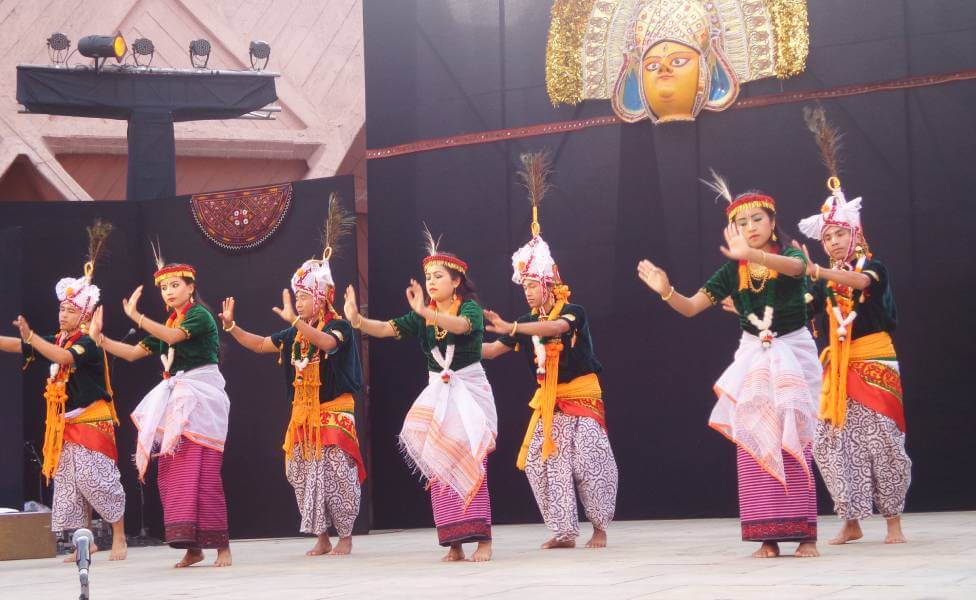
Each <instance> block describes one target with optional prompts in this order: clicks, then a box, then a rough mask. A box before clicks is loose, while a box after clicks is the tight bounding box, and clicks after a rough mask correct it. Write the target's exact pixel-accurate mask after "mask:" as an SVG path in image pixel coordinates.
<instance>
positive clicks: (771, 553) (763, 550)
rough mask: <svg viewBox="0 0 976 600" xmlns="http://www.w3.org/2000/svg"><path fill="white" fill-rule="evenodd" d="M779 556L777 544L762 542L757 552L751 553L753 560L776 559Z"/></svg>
mask: <svg viewBox="0 0 976 600" xmlns="http://www.w3.org/2000/svg"><path fill="white" fill-rule="evenodd" d="M777 556H779V544H777V543H776V542H763V543H762V546H759V550H756V551H755V552H753V553H752V557H753V558H776V557H777Z"/></svg>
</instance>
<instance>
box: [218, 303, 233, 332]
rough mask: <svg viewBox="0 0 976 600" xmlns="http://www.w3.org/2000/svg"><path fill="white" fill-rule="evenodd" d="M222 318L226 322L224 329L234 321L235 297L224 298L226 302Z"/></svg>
mask: <svg viewBox="0 0 976 600" xmlns="http://www.w3.org/2000/svg"><path fill="white" fill-rule="evenodd" d="M220 320H221V321H222V322H223V323H224V329H227V328H228V327H230V326H231V324H232V323H233V322H234V297H233V296H231V297H230V298H224V304H223V307H222V310H221V311H220Z"/></svg>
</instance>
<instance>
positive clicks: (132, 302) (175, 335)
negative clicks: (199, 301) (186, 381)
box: [105, 285, 187, 360]
mask: <svg viewBox="0 0 976 600" xmlns="http://www.w3.org/2000/svg"><path fill="white" fill-rule="evenodd" d="M140 296H142V286H141V285H140V286H139V287H137V288H136V289H135V291H133V292H132V295H131V296H129V298H128V299H125V298H123V299H122V310H123V311H124V312H125V314H126V316H127V317H129V318H130V319H132V322H133V323H135V324H136V327H138V328H139V329H143V330H145V331H146V333H148V334H149V335H152V336H155V337H157V338H159V339H161V340H163V341H164V342H166V343H167V344H169V345H170V346H173V345H175V344H179V343H180V342H185V341H186V339H187V334H186V332H185V331H183V330H182V329H180V328H179V327H167V326H166V325H164V324H162V323H157V322H156V321H153V320H152V319H150V318H149V317H147V316H146V315H145V314H142V313H140V312H139V310H138V309H137V307H136V305H137V304H138V303H139V297H140ZM105 350H106V351H108V352H111V350H109V349H108V348H105ZM116 356H120V357H121V358H125V357H124V356H121V355H116ZM126 360H128V359H126Z"/></svg>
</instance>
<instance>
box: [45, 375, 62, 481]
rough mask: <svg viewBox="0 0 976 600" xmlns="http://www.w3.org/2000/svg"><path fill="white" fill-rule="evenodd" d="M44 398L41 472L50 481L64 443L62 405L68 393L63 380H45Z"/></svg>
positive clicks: (58, 378)
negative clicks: (45, 414) (45, 413)
mask: <svg viewBox="0 0 976 600" xmlns="http://www.w3.org/2000/svg"><path fill="white" fill-rule="evenodd" d="M44 400H45V403H46V405H47V417H46V418H45V420H44V451H43V455H44V464H43V465H42V467H41V473H42V474H43V475H44V478H45V479H47V481H48V483H50V481H51V478H52V477H54V473H55V472H56V471H57V470H58V462H59V461H60V460H61V448H62V447H63V445H64V407H65V403H66V402H67V401H68V393H67V390H66V389H65V381H64V380H63V379H61V378H60V376H58V377H53V378H50V379H48V380H47V385H46V386H45V387H44Z"/></svg>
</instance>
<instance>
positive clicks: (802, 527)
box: [638, 171, 821, 558]
mask: <svg viewBox="0 0 976 600" xmlns="http://www.w3.org/2000/svg"><path fill="white" fill-rule="evenodd" d="M712 175H713V177H714V181H712V182H708V183H709V185H710V186H711V187H712V188H713V189H715V190H716V191H717V192H719V194H720V195H721V196H723V197H724V198H725V199H726V200H727V201H728V203H729V206H728V208H727V209H726V215H727V216H728V221H729V223H728V226H727V227H726V228H725V232H724V235H725V243H726V245H725V246H723V247H722V254H724V255H725V256H726V257H727V258H728V259H730V260H729V261H728V262H727V263H725V264H724V265H722V267H721V268H720V269H719V270H718V271H716V272H715V274H714V275H712V277H711V278H710V279H709V280H708V281H707V282H706V283H705V285H704V286H702V288H701V289H700V290H699V291H698V292H697V293H695V294H694V295H692V296H691V297H687V296H683V295H681V294H679V293H678V292H677V291H675V289H674V286H672V285H671V283H670V281H669V279H668V276H667V274H666V273H665V272H664V270H662V269H661V268H660V267H657V266H656V265H654V264H653V263H651V262H650V261H648V260H643V261H641V262H640V264H639V265H638V274H639V277H640V279H641V280H642V281H644V283H645V284H647V286H648V287H649V288H651V289H652V290H654V291H655V292H657V293H658V294H660V295H661V299H662V300H664V301H665V302H667V303H668V305H670V306H671V308H673V309H675V310H676V311H677V312H679V313H681V314H682V315H684V316H686V317H693V316H695V315H697V314H699V313H701V312H702V311H703V310H705V309H706V308H708V307H710V306H712V305H713V304H716V303H718V302H721V301H722V300H724V299H725V298H727V297H729V296H731V297H732V301H733V304H734V306H735V309H736V311H737V312H738V314H739V315H740V317H739V323H740V325H741V327H742V337H741V339H740V341H739V349H738V350H737V351H736V353H735V358H734V360H733V362H732V364H731V365H730V366H729V368H728V369H726V370H725V372H724V373H723V374H722V376H721V377H719V379H718V381H717V382H716V383H715V386H714V389H715V393H716V395H717V396H718V402H717V403H716V404H715V408H714V409H713V410H712V414H711V417H710V419H709V425H710V426H711V427H713V428H714V429H716V430H718V431H719V432H721V433H722V434H724V435H725V436H726V437H728V438H729V439H730V440H731V441H733V442H734V443H735V444H736V446H737V453H738V457H737V468H738V477H739V512H740V518H741V522H742V539H743V540H744V541H756V542H761V544H762V545H761V546H760V548H759V550H757V551H756V552H755V553H754V554H753V556H754V557H756V558H773V557H777V556H779V555H780V548H779V543H780V542H788V541H793V542H799V546H798V548H797V550H796V553H795V555H796V556H799V557H813V556H819V552H818V551H817V546H816V539H817V503H816V490H815V487H814V480H813V473H812V457H811V448H810V447H811V443H812V441H813V432H814V427H815V423H816V409H815V406H814V397H815V395H816V394H817V393H819V390H820V383H821V371H820V366H819V363H818V362H817V348H816V345H815V344H814V342H813V337H812V336H811V335H810V332H809V330H807V329H806V327H805V325H806V306H805V299H804V295H805V293H806V278H805V272H806V259H805V257H804V256H803V253H802V252H801V251H799V250H797V249H795V248H792V247H790V246H789V245H788V240H787V238H786V236H785V235H784V234H783V233H782V231H780V230H779V229H778V228H777V226H776V204H775V202H774V200H773V198H771V197H770V196H767V195H765V194H763V193H761V192H746V193H744V194H740V195H739V196H737V197H736V198H734V199H733V198H732V194H731V192H730V191H729V189H728V185H727V184H726V183H725V181H724V180H723V179H721V178H720V177H719V176H718V175H717V174H715V172H714V171H713V172H712Z"/></svg>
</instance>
